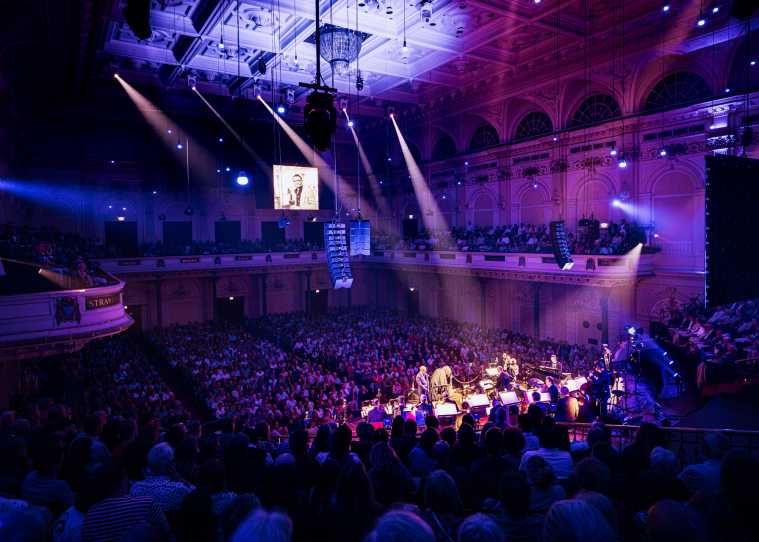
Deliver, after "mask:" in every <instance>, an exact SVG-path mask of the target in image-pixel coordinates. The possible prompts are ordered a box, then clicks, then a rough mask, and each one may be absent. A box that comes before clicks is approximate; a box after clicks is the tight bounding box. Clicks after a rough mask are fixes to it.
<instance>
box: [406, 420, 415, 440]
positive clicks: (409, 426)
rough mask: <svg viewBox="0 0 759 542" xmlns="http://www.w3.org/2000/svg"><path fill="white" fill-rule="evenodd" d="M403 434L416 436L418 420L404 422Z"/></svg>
mask: <svg viewBox="0 0 759 542" xmlns="http://www.w3.org/2000/svg"><path fill="white" fill-rule="evenodd" d="M403 436H405V437H411V438H413V437H416V422H415V421H414V420H406V421H405V422H403Z"/></svg>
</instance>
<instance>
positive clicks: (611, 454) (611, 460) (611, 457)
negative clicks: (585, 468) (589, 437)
mask: <svg viewBox="0 0 759 542" xmlns="http://www.w3.org/2000/svg"><path fill="white" fill-rule="evenodd" d="M591 455H592V457H594V458H596V459H598V460H599V461H601V463H603V464H604V465H606V466H607V467H609V470H610V471H612V472H613V471H616V470H617V469H618V468H619V453H618V452H617V450H615V449H614V446H612V444H611V443H610V442H599V443H598V444H596V445H595V446H593V449H592V451H591Z"/></svg>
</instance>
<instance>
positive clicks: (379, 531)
mask: <svg viewBox="0 0 759 542" xmlns="http://www.w3.org/2000/svg"><path fill="white" fill-rule="evenodd" d="M233 542H237V541H233ZM365 542H435V535H434V534H433V532H432V529H431V528H430V526H429V525H427V523H425V522H424V521H423V520H422V519H421V518H419V516H417V515H416V514H412V513H411V512H407V511H405V510H393V511H391V512H388V513H386V514H385V515H384V516H382V517H381V518H379V520H378V521H377V525H376V526H375V527H374V530H373V531H372V532H371V533H370V534H369V535H368V536H367V538H366V541H365Z"/></svg>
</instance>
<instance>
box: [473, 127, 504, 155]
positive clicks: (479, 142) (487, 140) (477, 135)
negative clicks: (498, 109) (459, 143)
mask: <svg viewBox="0 0 759 542" xmlns="http://www.w3.org/2000/svg"><path fill="white" fill-rule="evenodd" d="M498 143H499V140H498V132H496V130H495V128H493V127H492V126H491V125H490V124H485V125H484V126H480V127H479V128H477V130H476V131H475V132H474V135H472V139H471V140H469V150H470V151H478V150H480V149H486V148H488V147H492V146H493V145H498Z"/></svg>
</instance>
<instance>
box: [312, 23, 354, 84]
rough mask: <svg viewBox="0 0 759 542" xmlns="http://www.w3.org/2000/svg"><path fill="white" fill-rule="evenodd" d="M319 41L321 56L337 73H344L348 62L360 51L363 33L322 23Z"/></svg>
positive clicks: (346, 71)
mask: <svg viewBox="0 0 759 542" xmlns="http://www.w3.org/2000/svg"><path fill="white" fill-rule="evenodd" d="M319 42H320V45H321V57H322V58H323V59H324V60H326V61H327V62H329V65H330V66H332V71H334V72H335V73H336V74H338V75H345V74H346V73H348V69H349V67H350V63H351V62H353V61H354V60H356V59H357V58H358V55H359V53H361V43H362V42H363V35H362V34H361V33H360V32H355V31H353V30H348V29H346V28H340V27H338V26H332V25H324V27H322V28H321V31H320V36H319Z"/></svg>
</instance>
